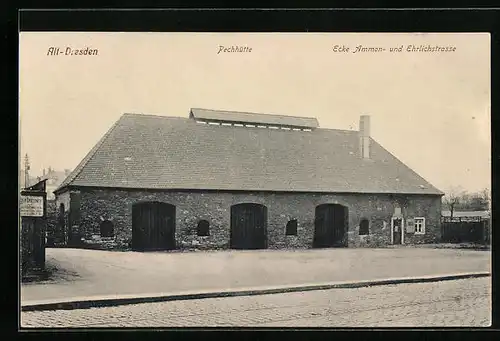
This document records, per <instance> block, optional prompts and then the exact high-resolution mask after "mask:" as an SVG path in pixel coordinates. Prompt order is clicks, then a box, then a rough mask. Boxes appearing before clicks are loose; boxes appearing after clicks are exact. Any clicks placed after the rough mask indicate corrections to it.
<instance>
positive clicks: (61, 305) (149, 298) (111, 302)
mask: <svg viewBox="0 0 500 341" xmlns="http://www.w3.org/2000/svg"><path fill="white" fill-rule="evenodd" d="M490 276H491V273H489V272H472V273H461V274H451V275H441V276H439V275H438V276H424V277H403V278H391V279H379V280H364V281H351V282H332V283H323V284H308V285H288V286H276V287H266V288H263V287H258V288H247V289H240V290H216V291H203V292H201V291H200V292H188V293H177V294H175V293H173V294H172V293H171V294H165V293H160V294H143V295H127V296H121V297H112V296H110V297H103V296H95V297H86V298H81V299H72V300H71V299H69V300H66V301H57V302H38V303H26V304H24V305H21V311H23V312H28V311H46V310H73V309H90V308H101V307H111V306H120V305H130V304H140V303H155V302H167V301H181V300H194V299H205V298H220V297H237V296H255V295H270V294H281V293H289V292H299V291H312V290H329V289H354V288H362V287H371V286H381V285H396V284H412V283H429V282H440V281H449V280H459V279H470V278H481V277H490Z"/></svg>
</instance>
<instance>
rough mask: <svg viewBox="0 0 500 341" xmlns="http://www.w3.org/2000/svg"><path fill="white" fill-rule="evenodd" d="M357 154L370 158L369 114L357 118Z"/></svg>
mask: <svg viewBox="0 0 500 341" xmlns="http://www.w3.org/2000/svg"><path fill="white" fill-rule="evenodd" d="M359 154H360V155H361V157H362V158H363V159H369V158H370V116H369V115H361V116H360V118H359Z"/></svg>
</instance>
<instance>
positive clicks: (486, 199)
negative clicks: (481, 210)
mask: <svg viewBox="0 0 500 341" xmlns="http://www.w3.org/2000/svg"><path fill="white" fill-rule="evenodd" d="M480 195H481V198H482V199H483V200H484V202H485V203H486V204H487V206H488V208H487V209H488V210H490V209H491V192H490V189H489V188H484V189H483V190H482V191H481V192H480Z"/></svg>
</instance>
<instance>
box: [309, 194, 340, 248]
mask: <svg viewBox="0 0 500 341" xmlns="http://www.w3.org/2000/svg"><path fill="white" fill-rule="evenodd" d="M348 221H349V213H348V209H347V207H345V206H342V205H339V204H323V205H319V206H317V207H316V210H315V220H314V237H313V247H315V248H325V247H338V246H346V238H345V234H346V232H347V229H348Z"/></svg>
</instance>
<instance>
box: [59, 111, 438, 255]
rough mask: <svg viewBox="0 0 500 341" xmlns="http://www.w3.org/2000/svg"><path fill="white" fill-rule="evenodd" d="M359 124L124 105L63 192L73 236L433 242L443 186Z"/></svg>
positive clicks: (90, 240) (176, 243)
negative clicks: (173, 113) (335, 125)
mask: <svg viewBox="0 0 500 341" xmlns="http://www.w3.org/2000/svg"><path fill="white" fill-rule="evenodd" d="M369 119H370V117H369V116H361V118H360V129H359V131H348V130H337V129H322V128H320V127H319V125H318V121H317V120H316V119H315V118H306V117H291V116H277V115H262V114H249V113H238V112H222V111H213V110H205V109H192V110H191V111H190V114H189V118H181V117H164V116H151V115H138V114H124V115H123V116H122V117H121V118H120V119H119V120H118V121H117V122H116V123H115V124H114V125H113V126H112V127H111V128H110V130H109V131H108V132H107V133H106V134H105V135H104V137H103V138H102V139H101V140H100V141H99V142H98V143H97V145H96V146H95V147H94V148H93V149H92V150H91V151H90V152H89V154H88V155H87V156H86V157H85V158H84V159H83V160H82V161H81V163H80V164H79V165H78V166H77V167H76V169H75V170H74V171H73V172H72V173H71V174H70V175H69V176H68V177H67V178H66V179H65V180H64V181H63V183H62V184H61V185H60V186H59V188H58V189H57V190H56V191H55V193H56V201H57V205H58V206H57V207H58V209H59V214H60V218H61V221H62V222H63V223H64V225H65V230H66V234H67V242H68V244H69V245H75V246H76V245H84V246H85V245H86V246H89V247H91V246H96V245H101V246H102V247H105V248H113V247H125V248H131V249H134V250H158V249H174V248H192V247H195V248H199V249H204V248H205V249H212V248H235V249H259V248H286V247H297V248H310V247H334V246H383V245H389V244H413V243H432V242H437V241H439V238H440V233H441V229H440V223H441V222H440V216H441V197H442V195H443V193H442V192H441V191H439V190H438V189H436V188H435V187H433V186H432V185H431V184H429V183H428V182H427V181H425V180H424V179H423V178H422V177H420V176H419V175H418V174H416V173H415V172H414V171H413V170H411V169H410V168H408V167H407V166H406V165H404V164H403V163H402V162H401V161H399V160H398V159H397V158H396V157H394V156H393V155H392V154H391V153H389V152H388V151H387V150H385V149H384V148H383V147H382V146H381V145H380V144H378V143H377V142H376V141H375V140H373V139H372V138H371V137H370V121H369Z"/></svg>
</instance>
